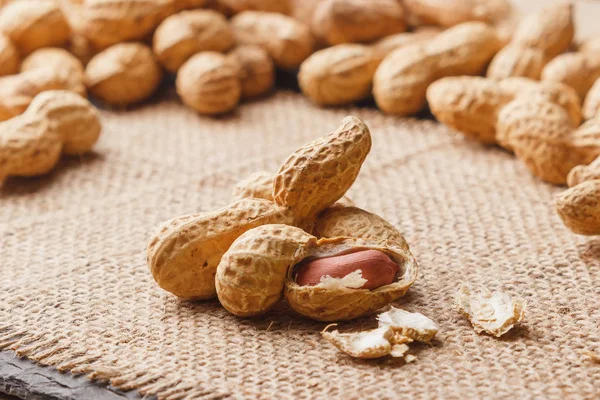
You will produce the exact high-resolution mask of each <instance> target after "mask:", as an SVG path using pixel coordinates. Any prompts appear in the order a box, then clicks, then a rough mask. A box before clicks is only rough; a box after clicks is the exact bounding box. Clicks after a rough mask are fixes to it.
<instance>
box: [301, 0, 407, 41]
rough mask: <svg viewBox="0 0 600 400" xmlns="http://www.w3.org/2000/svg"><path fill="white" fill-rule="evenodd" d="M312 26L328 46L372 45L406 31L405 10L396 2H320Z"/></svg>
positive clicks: (352, 0) (339, 0)
mask: <svg viewBox="0 0 600 400" xmlns="http://www.w3.org/2000/svg"><path fill="white" fill-rule="evenodd" d="M311 27H312V31H313V33H314V34H315V36H316V37H318V38H319V39H320V40H322V41H324V42H326V43H328V44H329V45H336V44H340V43H361V42H362V43H364V42H371V41H373V40H377V39H380V38H382V37H385V36H389V35H392V34H394V33H399V32H404V31H406V23H405V21H404V11H403V9H402V7H401V5H400V4H399V3H398V1H396V0H371V1H364V0H323V1H321V2H320V3H319V4H318V5H317V6H316V8H315V11H314V13H313V16H312V23H311Z"/></svg>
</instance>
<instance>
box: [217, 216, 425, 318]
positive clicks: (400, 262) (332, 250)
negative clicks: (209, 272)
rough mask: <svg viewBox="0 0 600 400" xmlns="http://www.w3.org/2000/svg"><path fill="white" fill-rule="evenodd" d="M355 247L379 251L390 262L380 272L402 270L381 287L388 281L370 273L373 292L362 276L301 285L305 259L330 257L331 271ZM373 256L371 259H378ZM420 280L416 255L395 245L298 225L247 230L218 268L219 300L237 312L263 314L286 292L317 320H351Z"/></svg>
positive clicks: (357, 251) (361, 250) (358, 252)
mask: <svg viewBox="0 0 600 400" xmlns="http://www.w3.org/2000/svg"><path fill="white" fill-rule="evenodd" d="M352 251H355V252H354V253H352V254H350V255H349V256H352V257H354V258H356V257H359V258H363V259H364V258H365V255H366V256H367V257H368V256H369V255H371V254H373V253H372V252H373V251H374V252H376V253H377V259H378V260H381V261H383V262H385V263H386V264H385V267H382V266H381V265H380V268H379V269H380V270H381V271H383V270H385V269H386V268H390V267H392V265H391V264H393V265H394V266H395V267H398V270H399V271H400V270H401V271H402V273H401V274H398V273H394V277H393V279H392V282H390V283H388V284H384V285H383V286H377V285H378V283H387V280H388V279H385V280H384V279H381V277H377V278H375V275H370V276H372V278H373V282H371V283H372V284H373V286H377V288H375V289H373V290H369V289H365V288H360V286H362V285H364V284H365V282H364V279H362V278H359V279H358V281H353V282H345V283H346V284H348V283H350V286H344V280H343V279H335V278H330V279H329V281H328V282H321V283H320V284H318V285H316V286H301V285H299V284H298V283H297V282H296V281H295V277H296V275H297V274H296V272H297V269H298V268H300V269H301V268H302V266H303V265H310V263H309V264H303V261H304V262H305V263H306V262H307V261H311V262H312V263H314V262H316V261H314V260H315V259H324V260H329V261H324V262H325V263H326V264H329V265H328V266H327V270H329V266H330V265H331V263H333V262H335V260H336V259H337V260H340V258H341V257H348V255H347V256H344V255H343V254H344V253H347V252H352ZM379 254H381V255H382V256H383V257H385V258H381V256H380V255H379ZM324 257H326V258H324ZM305 260H306V261H305ZM370 260H371V261H369V263H371V262H373V259H370ZM388 260H389V261H388ZM321 263H323V261H321ZM313 265H314V264H313ZM321 265H323V264H321ZM346 268H347V267H346ZM321 272H323V271H322V270H321ZM388 274H389V273H387V271H386V275H388ZM386 278H387V277H386ZM375 279H377V280H378V282H375ZM415 279H416V264H415V263H414V259H413V258H412V256H410V255H409V254H407V253H406V252H404V250H402V249H399V248H396V247H395V246H393V245H391V244H388V243H386V244H378V242H377V241H372V242H369V241H364V240H361V239H354V238H336V239H321V240H317V238H315V237H314V236H312V235H309V234H308V233H306V232H304V231H302V230H301V229H299V228H295V227H292V226H287V225H265V226H260V227H257V228H254V229H252V230H249V231H247V232H246V233H244V234H243V235H242V236H240V237H239V238H238V239H237V240H236V241H235V242H234V243H233V244H232V245H231V247H230V248H229V250H228V251H227V252H226V253H225V255H224V256H223V258H222V260H221V263H220V264H219V266H218V268H217V275H216V279H215V281H216V287H217V294H218V297H219V301H220V302H221V304H222V305H223V306H224V307H225V308H226V309H227V310H228V311H230V312H231V313H233V314H235V315H238V316H244V317H248V316H255V315H260V314H262V313H264V312H266V311H267V310H269V309H270V308H271V307H273V306H274V305H275V304H277V302H278V301H279V300H280V299H281V297H282V293H283V292H284V291H285V296H286V298H287V299H288V301H289V303H290V305H291V307H292V308H293V309H294V310H296V311H298V312H299V313H301V314H303V315H305V316H308V317H310V318H313V319H317V320H321V321H331V320H341V319H352V318H356V317H359V316H361V315H364V314H365V313H368V312H370V311H373V310H376V309H378V308H380V307H382V306H383V305H385V304H388V303H389V302H391V301H393V300H395V299H397V298H399V297H401V296H403V295H404V294H405V293H406V291H407V290H408V288H409V287H410V286H411V285H412V283H413V282H414V280H415ZM358 284H360V285H358ZM284 287H285V289H284Z"/></svg>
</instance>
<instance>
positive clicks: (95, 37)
mask: <svg viewBox="0 0 600 400" xmlns="http://www.w3.org/2000/svg"><path fill="white" fill-rule="evenodd" d="M174 4H175V3H174V2H173V0H80V1H79V2H78V4H72V5H70V7H73V8H74V9H76V10H74V11H73V12H74V13H76V14H77V15H78V16H77V18H78V19H80V25H81V32H80V33H81V34H82V35H83V36H85V37H86V38H87V39H88V40H89V41H90V42H91V43H92V44H93V46H95V47H96V48H98V49H105V48H107V47H109V46H112V45H115V44H117V43H120V42H125V41H129V40H140V39H143V38H144V37H145V36H146V35H148V34H149V33H151V32H152V31H153V30H154V28H156V27H157V26H158V24H159V23H160V22H161V21H162V20H163V19H164V18H166V17H167V16H168V15H170V14H172V13H173V12H174V11H175V9H174Z"/></svg>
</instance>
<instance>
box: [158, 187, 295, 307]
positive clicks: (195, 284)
mask: <svg viewBox="0 0 600 400" xmlns="http://www.w3.org/2000/svg"><path fill="white" fill-rule="evenodd" d="M275 223H283V224H291V223H292V217H291V215H290V213H289V212H287V211H286V210H285V209H284V208H282V207H279V206H277V205H275V204H273V203H272V202H270V201H268V200H263V199H242V200H239V201H236V202H234V203H232V204H230V205H228V206H226V207H223V208H221V209H220V210H217V211H214V212H210V213H202V214H196V215H189V216H183V217H178V218H173V219H171V220H169V221H167V222H166V223H164V224H163V225H162V226H161V227H160V228H159V229H158V230H157V231H156V232H155V233H154V235H153V236H152V238H151V240H150V243H149V244H148V249H147V257H148V266H149V267H150V271H151V272H152V276H153V277H154V279H155V280H156V282H157V283H158V285H159V286H160V287H161V288H163V289H164V290H166V291H168V292H171V293H173V294H174V295H176V296H178V297H181V298H184V299H210V298H212V297H214V296H215V294H216V291H215V274H216V271H217V265H218V264H219V261H220V260H221V257H222V256H223V254H225V252H226V251H227V249H228V248H229V247H230V246H231V244H232V243H233V242H234V241H235V240H236V239H237V238H238V237H239V236H240V235H242V234H243V233H244V232H246V231H248V230H250V229H252V228H255V227H257V226H260V225H265V224H275Z"/></svg>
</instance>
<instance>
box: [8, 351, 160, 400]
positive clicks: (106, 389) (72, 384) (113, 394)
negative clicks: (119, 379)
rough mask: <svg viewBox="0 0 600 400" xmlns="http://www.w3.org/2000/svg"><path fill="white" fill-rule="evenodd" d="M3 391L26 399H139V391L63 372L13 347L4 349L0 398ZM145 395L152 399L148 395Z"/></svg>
mask: <svg viewBox="0 0 600 400" xmlns="http://www.w3.org/2000/svg"><path fill="white" fill-rule="evenodd" d="M2 393H6V394H9V395H13V396H17V397H19V398H21V399H25V400H80V399H84V400H135V399H141V398H142V396H140V394H139V393H137V392H135V391H130V392H121V391H119V390H117V389H115V388H113V387H111V386H107V385H103V384H100V383H95V382H92V381H90V380H89V379H87V378H85V377H84V376H74V375H72V374H69V373H67V374H62V373H60V372H58V371H56V370H55V369H53V368H50V367H42V366H40V365H37V364H35V363H33V362H31V361H29V360H27V359H20V358H18V357H17V356H16V354H15V353H14V352H12V351H0V399H2V398H3V395H2ZM145 399H152V397H146V398H145Z"/></svg>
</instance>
